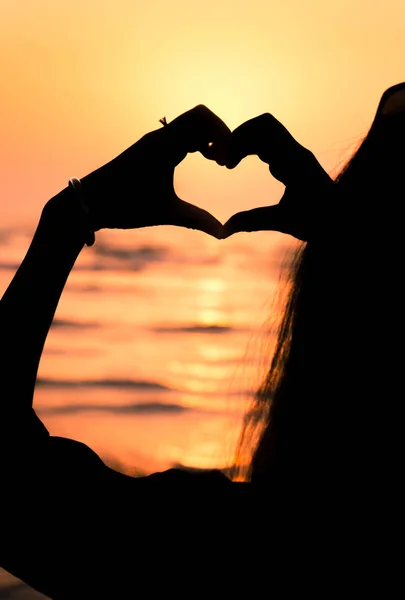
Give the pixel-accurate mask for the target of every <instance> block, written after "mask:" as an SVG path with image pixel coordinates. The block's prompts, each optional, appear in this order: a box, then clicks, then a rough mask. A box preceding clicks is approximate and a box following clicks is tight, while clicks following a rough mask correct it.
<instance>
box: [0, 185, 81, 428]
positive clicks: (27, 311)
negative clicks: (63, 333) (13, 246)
mask: <svg viewBox="0 0 405 600" xmlns="http://www.w3.org/2000/svg"><path fill="white" fill-rule="evenodd" d="M84 239H85V229H84V224H83V221H82V218H81V207H80V204H79V202H78V199H77V198H76V197H75V192H73V191H72V190H70V189H69V188H66V189H65V190H63V191H62V192H60V193H59V194H58V195H57V196H55V197H54V198H52V199H51V200H50V201H49V202H48V203H47V204H46V205H45V207H44V209H43V211H42V214H41V218H40V221H39V224H38V227H37V230H36V232H35V235H34V238H33V240H32V242H31V245H30V247H29V249H28V252H27V254H26V256H25V258H24V260H23V262H22V263H21V265H20V267H19V269H18V271H17V272H16V274H15V275H14V277H13V279H12V281H11V283H10V285H9V286H8V288H7V290H6V292H5V294H4V296H3V298H2V299H1V302H0V339H1V363H0V369H1V371H0V372H1V386H2V388H3V391H4V392H5V393H3V394H2V395H1V399H0V415H1V421H2V423H3V428H6V427H7V426H8V424H10V425H12V424H14V423H22V422H23V421H22V419H24V418H25V417H28V418H29V416H30V414H31V413H30V409H31V406H32V399H33V394H34V387H35V380H36V376H37V370H38V365H39V361H40V358H41V354H42V350H43V347H44V344H45V340H46V337H47V335H48V331H49V328H50V326H51V323H52V319H53V316H54V314H55V311H56V308H57V306H58V302H59V298H60V296H61V293H62V291H63V288H64V286H65V283H66V280H67V278H68V276H69V273H70V271H71V269H72V267H73V265H74V263H75V261H76V258H77V256H78V255H79V253H80V251H81V249H82V247H83V245H84Z"/></svg>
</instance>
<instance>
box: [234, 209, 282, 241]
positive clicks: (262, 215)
mask: <svg viewBox="0 0 405 600" xmlns="http://www.w3.org/2000/svg"><path fill="white" fill-rule="evenodd" d="M279 213H280V210H279V206H278V205H275V206H262V207H260V208H253V209H251V210H245V211H242V212H238V213H236V214H235V215H233V216H232V217H231V218H230V219H228V221H227V222H226V223H225V225H224V226H223V238H224V239H225V238H227V237H229V236H231V235H233V234H234V233H238V232H240V231H280V226H281V223H280V214H279Z"/></svg>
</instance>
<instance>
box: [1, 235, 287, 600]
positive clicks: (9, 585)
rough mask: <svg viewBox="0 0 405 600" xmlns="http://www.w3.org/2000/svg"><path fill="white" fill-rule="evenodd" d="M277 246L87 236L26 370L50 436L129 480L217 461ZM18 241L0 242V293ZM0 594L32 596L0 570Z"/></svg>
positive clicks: (256, 361) (258, 326)
mask: <svg viewBox="0 0 405 600" xmlns="http://www.w3.org/2000/svg"><path fill="white" fill-rule="evenodd" d="M281 242H282V243H283V244H284V248H285V244H286V241H285V239H284V238H281V237H277V236H276V235H275V234H270V235H269V234H263V235H262V234H259V235H256V236H254V237H252V238H251V237H249V236H248V235H240V236H238V237H235V238H234V239H230V240H227V241H226V242H225V241H223V242H218V241H216V240H212V239H210V238H208V236H204V235H203V234H200V233H198V232H189V231H184V230H179V229H174V228H169V227H168V228H154V229H149V230H142V231H137V232H125V233H122V232H121V233H119V232H103V233H99V234H98V235H97V245H96V246H95V247H94V248H90V249H89V248H86V249H85V250H84V251H83V253H82V255H81V256H80V257H79V260H78V262H77V264H76V266H75V268H74V271H73V273H72V274H71V277H70V279H69V281H68V284H67V286H66V289H65V292H64V294H63V297H62V300H61V302H60V305H59V308H58V310H57V314H56V318H55V321H54V324H53V327H52V329H51V331H50V334H49V336H48V339H47V342H46V346H45V351H44V355H43V358H42V361H41V364H40V370H39V379H38V384H37V388H36V392H35V402H34V404H35V408H36V410H37V412H38V414H39V415H40V416H41V418H42V419H43V421H44V423H45V424H46V426H47V428H48V429H49V431H50V433H51V434H53V435H60V436H67V437H72V438H74V439H77V440H80V441H83V442H85V443H87V444H88V445H89V446H90V447H92V448H93V449H94V450H95V451H96V452H98V453H99V454H100V456H102V457H103V459H104V460H105V462H107V463H108V464H110V465H111V466H113V468H116V469H118V470H121V471H123V472H128V473H130V474H140V473H145V474H147V473H151V472H154V471H158V470H163V469H166V468H169V467H171V466H178V465H184V466H188V467H200V468H215V467H219V468H225V467H227V466H228V465H230V464H231V463H232V459H233V454H234V450H235V444H236V440H237V437H238V433H239V430H240V426H241V421H242V417H243V414H244V412H245V410H246V408H247V403H248V401H249V398H250V397H251V394H252V393H253V391H254V390H255V388H256V387H257V385H258V383H259V371H258V366H259V365H262V364H263V363H264V364H265V365H268V362H269V359H270V356H268V357H267V360H264V361H263V356H261V355H260V348H261V344H260V343H259V342H260V341H261V340H260V338H261V332H263V329H262V325H263V323H264V321H265V320H266V318H267V317H268V314H267V313H268V310H269V306H271V301H270V304H269V299H270V300H271V298H273V297H274V296H275V293H276V290H277V287H278V276H279V271H280V265H281V264H283V260H284V259H285V252H284V251H283V250H282V249H280V247H278V246H277V245H276V244H280V243H281ZM28 243H29V237H28V236H27V235H23V234H21V233H19V232H17V233H16V232H13V231H9V232H7V235H3V236H0V249H1V251H2V259H1V261H0V287H1V291H3V290H5V288H6V286H7V285H8V283H9V281H10V279H11V277H12V275H13V272H14V270H15V268H16V266H17V265H18V264H19V262H20V261H21V259H22V258H23V255H24V253H25V251H26V249H27V246H28ZM254 244H256V245H254ZM273 341H274V340H272V339H270V345H269V347H270V349H271V347H272V342H273ZM4 594H6V595H4ZM0 596H1V597H8V598H16V599H19V600H34V599H35V598H39V597H42V596H40V595H38V594H36V593H35V592H34V591H32V590H30V589H28V588H27V587H26V586H24V585H22V584H21V583H20V582H18V581H17V580H15V579H14V578H12V577H11V576H9V575H8V574H6V573H4V572H2V571H1V570H0Z"/></svg>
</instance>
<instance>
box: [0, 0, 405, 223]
mask: <svg viewBox="0 0 405 600" xmlns="http://www.w3.org/2000/svg"><path fill="white" fill-rule="evenodd" d="M404 28H405V2H404V1H403V0H384V1H382V0H340V1H337V2H325V0H305V1H304V2H303V1H302V0H286V1H285V2H280V1H279V0H249V2H248V1H246V0H243V1H242V0H206V1H205V2H198V1H195V0H170V1H162V0H160V1H157V0H148V1H145V0H142V1H141V0H69V1H65V0H18V2H17V1H16V0H0V90H1V93H0V119H1V120H0V128H1V144H0V165H1V167H0V169H1V187H2V189H1V203H0V219H1V223H2V226H5V225H9V224H11V223H13V222H16V221H20V222H21V221H24V223H26V224H29V225H32V226H33V225H35V223H36V220H37V217H38V215H39V212H40V209H41V207H42V205H43V204H44V202H45V201H46V200H47V199H48V198H49V197H51V196H52V195H54V194H55V193H57V192H58V191H59V190H60V189H61V188H63V187H64V186H65V185H66V182H67V180H68V179H69V177H71V176H79V177H80V176H83V175H85V174H86V173H88V172H89V171H91V170H93V169H94V168H95V167H97V166H98V165H100V164H102V163H103V162H106V161H107V160H109V159H110V158H112V157H113V156H115V155H116V154H118V153H119V152H121V151H122V150H123V149H125V148H126V147H127V146H128V145H129V144H131V143H133V142H134V141H135V140H136V139H138V138H139V137H140V136H141V135H142V134H143V133H146V132H147V131H149V130H151V129H155V128H156V127H158V126H159V123H158V119H159V118H160V117H162V116H163V115H165V116H166V117H167V119H168V120H171V119H172V118H174V117H175V116H177V115H178V114H180V113H181V112H183V111H185V110H187V109H189V108H191V107H192V106H194V105H195V104H197V103H204V104H206V105H207V106H209V107H210V108H211V109H212V110H214V111H215V112H217V113H218V114H219V115H220V116H221V118H223V119H224V120H225V121H226V122H227V123H228V124H229V126H230V127H231V128H234V127H236V126H237V125H238V124H240V123H241V122H243V121H244V120H246V119H248V118H250V117H253V116H255V115H257V114H260V113H262V112H265V111H269V112H272V113H273V114H274V115H275V116H276V117H277V118H279V119H280V120H281V121H282V122H283V123H284V124H285V125H286V127H287V128H288V129H290V131H291V132H292V133H293V135H294V136H295V137H296V138H297V139H298V140H299V141H300V142H301V143H303V144H304V145H307V146H308V147H310V148H311V149H312V150H313V151H314V152H315V153H316V154H317V156H318V158H319V160H320V161H321V163H322V164H324V166H325V167H327V168H328V170H331V168H332V167H333V166H334V165H335V164H336V163H338V162H339V161H342V159H344V157H345V156H347V153H348V152H350V150H351V149H353V147H354V146H355V145H356V143H357V141H358V139H359V138H360V137H361V136H362V135H363V134H364V133H365V132H366V130H367V128H368V126H369V124H370V122H371V120H372V118H373V115H374V112H375V109H376V106H377V103H378V100H379V98H380V96H381V94H382V92H383V91H384V89H385V88H387V87H389V86H390V85H392V84H395V83H397V82H399V81H402V80H404V79H405V36H404ZM176 186H177V189H178V190H179V193H180V195H181V196H182V197H184V198H187V199H188V200H191V201H195V202H197V203H199V204H200V205H203V206H205V207H207V208H209V209H215V214H216V216H218V218H220V219H222V220H224V219H226V218H227V217H229V216H230V215H231V214H232V213H233V212H234V211H235V210H240V209H241V208H248V207H250V206H253V205H254V204H265V203H267V202H269V203H270V202H274V201H275V200H276V198H277V196H278V195H279V192H280V190H281V188H280V186H279V185H276V184H274V183H273V182H272V180H271V178H270V176H269V175H268V173H267V171H266V168H265V167H264V166H263V165H261V164H259V161H258V160H254V159H250V158H249V159H247V160H246V161H245V162H244V164H243V165H241V166H240V168H239V169H238V170H237V171H234V172H227V171H226V170H225V169H220V168H219V167H217V166H215V165H213V164H211V163H208V162H207V161H204V160H203V159H202V157H200V156H192V157H189V158H188V159H186V162H185V163H184V164H182V166H181V167H180V168H179V169H178V173H177V175H176Z"/></svg>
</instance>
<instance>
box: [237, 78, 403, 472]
mask: <svg viewBox="0 0 405 600" xmlns="http://www.w3.org/2000/svg"><path fill="white" fill-rule="evenodd" d="M335 185H336V189H337V200H336V198H335V199H334V201H333V203H331V206H330V213H329V216H330V223H328V225H327V227H325V226H323V224H322V223H319V228H318V234H317V236H316V237H314V238H313V239H311V240H310V241H309V242H308V243H307V244H306V246H305V247H304V248H303V249H301V250H300V251H299V252H298V254H297V256H296V259H295V263H294V265H293V268H292V280H291V284H292V287H291V293H290V296H289V299H288V302H287V306H286V309H285V313H284V316H283V319H282V323H281V327H280V331H279V335H278V340H277V345H276V350H275V354H274V356H273V360H272V365H271V368H270V371H269V373H268V375H267V377H266V378H265V380H264V382H263V384H262V386H261V388H260V389H259V391H258V393H257V394H256V398H255V403H254V406H253V408H252V410H251V411H250V412H249V414H248V415H247V417H246V422H245V428H244V432H243V435H242V440H241V446H240V450H241V456H242V455H243V450H244V448H245V447H246V445H247V444H249V442H251V440H252V439H255V440H256V446H255V450H254V453H253V458H252V461H251V465H250V472H249V478H250V479H251V480H252V481H256V482H267V481H269V480H270V479H274V478H276V479H278V480H279V479H282V480H283V481H287V480H288V478H290V477H292V478H293V479H294V480H295V481H297V480H298V479H299V477H300V476H301V477H303V478H304V479H306V480H307V479H308V478H310V477H312V476H313V477H315V478H317V480H318V481H320V480H324V479H325V478H326V477H328V476H332V474H333V477H337V473H338V471H339V470H342V469H343V470H344V471H345V472H346V473H348V471H349V470H352V471H353V472H356V473H359V471H360V472H364V465H365V464H366V463H367V460H368V458H367V456H368V457H369V456H370V452H371V446H370V444H371V445H372V444H373V441H374V443H375V444H376V445H377V447H378V446H379V444H378V440H379V439H381V431H378V422H379V419H380V421H381V414H382V410H381V403H382V402H384V401H385V400H384V396H385V395H386V394H387V393H388V394H389V393H390V392H391V391H392V388H393V384H394V381H396V383H398V380H397V379H395V373H392V366H393V364H394V362H395V359H394V358H393V354H392V349H393V347H394V342H395V335H396V327H397V326H398V322H397V323H396V324H392V325H391V323H390V317H391V316H394V318H395V319H397V318H398V315H399V314H401V310H400V307H398V310H397V307H396V301H397V298H398V296H397V295H396V293H395V290H393V286H396V285H397V281H395V279H394V276H397V275H398V271H397V267H396V261H397V258H398V256H397V249H398V247H399V243H400V239H398V238H396V236H397V234H398V227H397V225H398V223H399V222H400V220H399V216H400V214H401V212H400V211H399V208H400V207H401V205H402V202H404V201H405V84H400V85H398V86H394V87H393V88H390V89H389V90H387V91H386V92H385V93H384V95H383V97H382V99H381V102H380V105H379V107H378V110H377V114H376V117H375V119H374V122H373V124H372V126H371V128H370V131H369V133H368V135H367V136H366V138H365V139H364V140H363V142H362V143H361V145H360V147H359V149H358V150H357V152H356V153H355V154H354V156H353V157H352V159H351V160H350V161H349V162H348V164H347V165H346V166H345V167H344V169H343V170H342V172H341V173H340V174H339V176H338V177H337V178H336V182H335ZM325 201H328V200H327V199H325ZM401 221H402V219H401ZM401 228H402V222H401ZM254 436H256V437H254ZM361 465H363V467H362V466H361ZM320 476H321V477H320ZM297 477H298V479H297Z"/></svg>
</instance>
